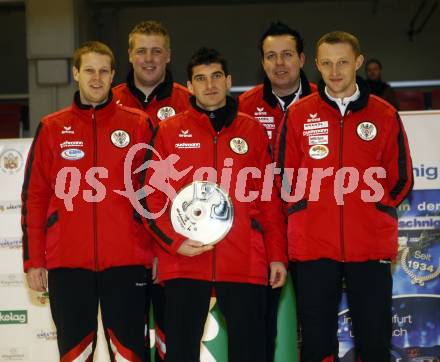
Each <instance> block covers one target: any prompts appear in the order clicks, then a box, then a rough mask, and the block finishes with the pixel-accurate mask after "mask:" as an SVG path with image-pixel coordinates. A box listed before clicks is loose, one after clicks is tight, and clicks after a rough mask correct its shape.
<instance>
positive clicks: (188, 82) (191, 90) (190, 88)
mask: <svg viewBox="0 0 440 362" xmlns="http://www.w3.org/2000/svg"><path fill="white" fill-rule="evenodd" d="M186 87H187V88H188V90H189V91H190V93H191V94H192V95H194V88H193V85H192V83H191V82H190V81H189V80H188V81H187V82H186Z"/></svg>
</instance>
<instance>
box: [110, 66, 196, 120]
mask: <svg viewBox="0 0 440 362" xmlns="http://www.w3.org/2000/svg"><path fill="white" fill-rule="evenodd" d="M113 95H114V97H115V99H116V101H117V102H118V104H121V105H123V106H126V107H132V108H137V109H141V110H143V111H144V112H146V113H147V114H148V116H149V117H150V119H151V120H152V122H153V124H154V125H155V126H156V125H157V124H158V123H159V122H160V121H163V120H165V119H167V118H168V117H171V116H173V115H175V114H177V113H180V112H182V111H184V110H186V109H187V108H188V107H189V96H190V93H189V92H188V90H187V89H186V88H185V87H184V86H182V85H180V84H178V83H174V82H173V78H172V75H171V72H169V71H167V72H166V75H165V79H164V81H163V82H162V83H160V84H159V85H158V86H157V87H156V88H155V89H154V90H153V92H152V93H151V94H150V95H149V97H148V98H147V99H145V95H144V94H143V93H142V92H141V91H140V90H139V89H137V88H136V85H135V84H134V75H133V71H131V72H130V73H129V74H128V76H127V82H126V83H122V84H119V85H117V86H116V87H114V88H113Z"/></svg>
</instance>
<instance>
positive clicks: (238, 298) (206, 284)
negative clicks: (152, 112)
mask: <svg viewBox="0 0 440 362" xmlns="http://www.w3.org/2000/svg"><path fill="white" fill-rule="evenodd" d="M188 79H189V81H188V87H189V89H190V91H191V92H192V93H193V94H194V97H192V98H191V107H190V108H189V109H188V110H187V111H185V112H183V113H180V114H178V115H176V116H175V117H172V118H170V119H168V120H167V121H166V122H161V123H159V126H158V128H157V129H156V131H155V134H154V136H153V141H152V145H153V147H154V148H155V150H156V151H157V152H152V153H151V154H150V155H151V156H152V160H153V161H156V162H159V155H160V158H162V159H163V160H165V159H168V160H170V157H172V158H173V159H174V161H176V162H174V164H173V166H174V168H175V171H178V172H180V173H181V174H180V175H179V177H175V175H176V174H177V173H176V172H174V173H171V172H168V173H167V175H166V176H167V178H168V179H169V183H168V185H169V189H172V190H175V191H176V192H179V191H180V190H181V189H182V188H184V187H185V186H187V185H188V184H190V183H192V182H193V181H202V180H208V181H210V182H212V183H215V184H217V185H221V187H222V189H223V190H226V189H227V190H228V191H225V192H227V193H228V195H229V197H230V199H231V202H232V205H233V214H234V218H233V224H232V228H231V229H230V230H229V232H228V234H227V235H226V236H225V237H224V238H223V239H222V240H221V241H220V242H218V244H215V245H214V246H213V245H209V244H208V245H204V243H203V240H199V241H195V240H191V239H188V238H187V237H185V236H183V235H182V234H180V233H178V232H176V231H175V229H174V228H173V225H172V221H171V219H170V213H169V210H168V209H166V210H165V212H163V213H162V215H161V216H159V217H157V218H151V219H149V220H148V227H149V228H150V230H151V231H152V233H153V234H154V235H155V237H156V239H157V241H158V242H159V243H160V245H161V247H162V248H161V249H160V253H159V265H160V268H159V277H160V279H161V280H164V281H165V293H166V301H167V304H166V311H165V330H166V333H167V357H166V361H167V362H194V361H198V360H199V356H200V341H201V338H202V334H203V327H204V324H205V320H206V317H207V314H208V310H209V300H210V297H211V292H212V290H215V293H216V296H217V302H218V305H219V308H220V310H221V311H222V312H223V314H224V316H225V318H226V324H227V326H228V348H229V350H228V361H230V362H260V361H261V362H263V361H265V330H264V329H265V328H264V314H265V308H266V285H267V284H268V283H270V284H271V285H272V286H273V287H274V288H277V287H281V286H282V285H283V284H284V281H285V277H286V270H285V265H284V262H285V260H286V249H285V248H286V244H285V243H286V240H285V227H284V222H283V216H282V211H281V202H280V199H279V196H278V194H277V193H276V192H272V191H273V190H272V189H273V183H272V182H270V183H269V187H268V189H269V191H270V192H271V195H272V198H270V197H267V198H264V199H265V201H262V200H263V198H262V197H261V193H262V191H263V175H264V174H265V171H266V168H267V165H269V164H271V157H270V154H269V140H268V138H267V135H266V132H265V130H264V127H263V126H262V125H260V124H259V123H258V122H257V121H255V120H254V119H253V118H252V117H250V116H247V115H245V114H244V113H239V112H237V104H236V102H235V101H234V100H233V99H232V98H230V97H228V96H227V92H228V90H229V88H230V86H231V76H230V75H229V73H228V68H227V64H226V61H225V59H224V58H223V57H222V56H221V55H220V54H219V53H218V52H217V51H216V50H214V49H207V48H201V49H199V50H198V51H197V52H196V53H195V54H194V55H193V57H192V58H191V60H190V62H189V65H188ZM176 156H177V157H176ZM224 168H226V170H223V169H224ZM168 170H171V168H170V167H168ZM251 170H252V171H251ZM205 171H206V172H205ZM223 172H225V173H226V174H227V175H230V176H225V178H223V176H221V174H223ZM251 172H252V173H251ZM251 175H252V176H251ZM154 176H155V172H154V171H153V168H152V167H151V168H149V169H148V171H147V175H146V180H147V183H149V184H151V185H153V182H152V181H153V177H154ZM228 178H230V179H229V182H225V179H228ZM222 180H223V181H222ZM255 193H259V196H258V197H257V198H253V199H252V200H250V199H247V198H246V197H247V196H250V195H251V194H255ZM266 196H267V195H266ZM245 199H246V200H245ZM169 201H172V199H171V200H170V199H167V195H166V192H161V191H159V190H156V191H154V192H153V193H152V194H150V195H149V196H148V197H147V198H146V202H145V207H146V209H147V211H148V212H149V213H158V212H160V211H161V210H163V209H164V205H166V204H167V202H169ZM261 229H262V230H264V238H263V237H261V235H260V236H259V237H256V236H254V234H259V233H260V230H261ZM268 268H269V269H270V271H271V273H270V277H269V278H268V275H267V270H268Z"/></svg>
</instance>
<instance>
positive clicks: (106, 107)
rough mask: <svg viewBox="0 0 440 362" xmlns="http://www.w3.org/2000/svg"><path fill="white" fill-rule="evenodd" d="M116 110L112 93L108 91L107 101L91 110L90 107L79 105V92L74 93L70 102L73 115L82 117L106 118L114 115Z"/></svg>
mask: <svg viewBox="0 0 440 362" xmlns="http://www.w3.org/2000/svg"><path fill="white" fill-rule="evenodd" d="M115 108H116V102H115V101H114V99H113V93H112V91H111V90H110V91H109V93H108V98H107V100H106V101H105V102H104V103H102V104H99V105H97V106H96V107H95V108H93V107H92V106H91V105H88V104H83V103H81V97H80V95H79V91H76V92H75V95H74V97H73V102H72V109H73V111H74V112H75V113H77V114H79V115H80V116H83V117H87V118H89V117H91V116H92V114H96V115H97V116H98V117H106V116H109V115H110V114H112V113H114V111H115Z"/></svg>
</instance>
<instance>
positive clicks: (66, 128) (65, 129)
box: [61, 126, 75, 134]
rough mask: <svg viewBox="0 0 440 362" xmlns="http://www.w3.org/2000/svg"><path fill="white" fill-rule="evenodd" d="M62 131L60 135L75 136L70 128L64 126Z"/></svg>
mask: <svg viewBox="0 0 440 362" xmlns="http://www.w3.org/2000/svg"><path fill="white" fill-rule="evenodd" d="M63 128H64V129H63V130H62V131H61V134H75V131H74V130H73V129H72V126H64V127H63Z"/></svg>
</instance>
